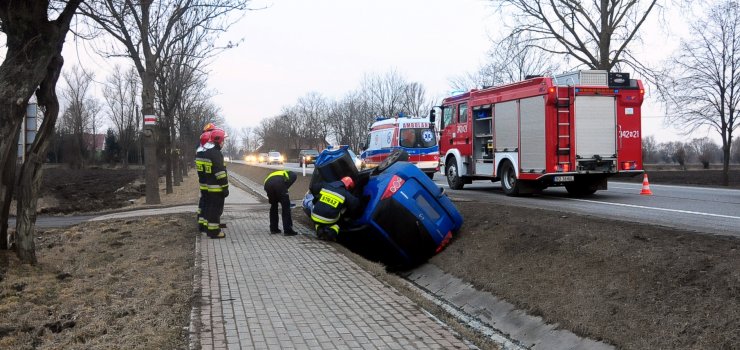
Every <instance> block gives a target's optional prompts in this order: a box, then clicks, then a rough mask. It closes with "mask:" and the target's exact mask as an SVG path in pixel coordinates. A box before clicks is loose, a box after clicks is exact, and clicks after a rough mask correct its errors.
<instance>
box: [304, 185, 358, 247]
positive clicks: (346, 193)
mask: <svg viewBox="0 0 740 350" xmlns="http://www.w3.org/2000/svg"><path fill="white" fill-rule="evenodd" d="M354 186H355V182H354V181H353V180H352V178H351V177H349V176H345V177H343V178H342V179H341V180H340V181H334V182H328V183H324V184H323V185H322V186H321V189H320V190H319V194H318V196H317V197H316V199H315V200H314V205H313V208H312V209H311V220H312V221H313V222H314V224H315V225H314V228H315V229H316V236H317V237H318V238H319V239H321V240H331V241H333V240H336V239H337V237H338V236H339V224H338V222H339V219H340V218H341V216H342V214H344V213H345V212H346V211H347V210H349V212H354V211H355V210H356V209H357V208H358V207H359V206H360V200H359V199H357V197H355V196H354V195H353V194H352V193H351V192H350V191H351V190H352V188H354Z"/></svg>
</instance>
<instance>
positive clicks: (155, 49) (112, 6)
mask: <svg viewBox="0 0 740 350" xmlns="http://www.w3.org/2000/svg"><path fill="white" fill-rule="evenodd" d="M248 2H249V0H163V1H156V2H155V1H152V0H144V1H136V0H101V1H89V2H85V3H84V4H83V5H82V6H80V10H81V12H82V13H83V14H84V15H85V16H86V17H87V18H89V19H91V26H92V28H94V29H95V30H98V31H103V32H106V33H108V34H109V35H110V36H111V37H112V38H113V39H114V41H116V42H118V43H120V44H121V45H122V46H123V49H117V48H112V49H110V51H108V50H107V49H106V50H102V51H104V52H103V54H104V55H106V56H123V57H129V58H131V59H132V61H133V63H134V65H135V66H136V69H137V71H138V72H139V76H140V77H141V82H142V94H141V101H142V105H143V106H142V113H143V115H145V116H147V115H152V116H153V115H156V111H155V95H154V94H155V91H154V89H155V78H156V76H157V69H158V67H159V66H158V62H159V60H160V59H161V58H162V55H163V52H164V50H165V49H166V48H168V47H170V46H172V45H174V44H175V43H178V42H180V41H181V40H182V38H183V36H184V35H187V34H188V33H190V32H192V31H195V30H199V29H204V28H205V29H206V30H207V31H209V32H221V31H224V30H226V29H227V28H228V27H229V26H230V25H231V24H232V23H233V22H232V21H231V20H233V19H234V18H237V17H238V16H237V17H234V16H230V14H232V13H233V12H240V11H243V10H246V9H247V7H246V4H247V3H248ZM175 28H179V30H175ZM90 34H93V33H90ZM229 45H230V44H229ZM108 47H109V48H110V47H113V46H108ZM143 135H144V148H145V155H146V158H145V161H146V202H147V203H148V204H158V203H159V202H160V199H159V175H158V163H157V159H156V158H157V150H156V144H157V135H156V128H155V127H154V125H146V124H145V125H144V132H143Z"/></svg>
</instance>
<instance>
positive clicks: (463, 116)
mask: <svg viewBox="0 0 740 350" xmlns="http://www.w3.org/2000/svg"><path fill="white" fill-rule="evenodd" d="M458 108H459V109H460V111H459V113H458V118H459V119H458V122H459V123H467V122H468V104H467V103H461V104H459V105H458Z"/></svg>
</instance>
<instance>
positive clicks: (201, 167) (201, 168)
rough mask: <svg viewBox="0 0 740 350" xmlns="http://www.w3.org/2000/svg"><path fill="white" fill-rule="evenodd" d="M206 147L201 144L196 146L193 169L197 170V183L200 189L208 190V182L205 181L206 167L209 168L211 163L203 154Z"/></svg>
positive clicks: (211, 165)
mask: <svg viewBox="0 0 740 350" xmlns="http://www.w3.org/2000/svg"><path fill="white" fill-rule="evenodd" d="M205 152H206V148H205V147H203V146H200V147H198V149H197V150H196V151H195V169H196V171H197V172H198V183H199V184H200V190H201V191H208V183H207V182H206V171H205V170H206V169H211V168H212V167H213V164H212V163H211V160H210V159H208V158H206V156H205Z"/></svg>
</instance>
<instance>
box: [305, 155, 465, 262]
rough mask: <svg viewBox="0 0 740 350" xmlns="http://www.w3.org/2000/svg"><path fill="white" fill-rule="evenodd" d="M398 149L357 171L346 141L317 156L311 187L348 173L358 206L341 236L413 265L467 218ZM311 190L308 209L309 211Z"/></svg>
mask: <svg viewBox="0 0 740 350" xmlns="http://www.w3.org/2000/svg"><path fill="white" fill-rule="evenodd" d="M407 157H408V155H407V154H406V152H405V151H403V150H395V151H394V152H393V153H392V154H391V155H390V156H388V158H386V159H385V160H384V161H383V162H381V163H380V164H379V165H378V167H376V168H374V169H368V170H363V171H358V170H357V168H356V166H355V163H354V159H353V157H352V153H351V151H349V150H348V149H347V148H346V147H344V148H340V149H337V150H325V151H323V152H322V153H321V154H320V155H319V157H318V158H317V160H316V164H315V165H316V168H315V169H314V174H313V178H312V180H311V188H312V189H315V188H317V187H320V184H321V182H331V181H336V180H339V179H340V178H342V177H344V176H350V177H352V179H353V180H354V182H355V183H356V184H357V185H356V187H355V188H354V191H353V194H354V195H355V196H356V197H358V198H359V199H360V202H361V206H360V209H359V210H356V211H355V212H352V213H346V214H345V215H344V216H343V218H342V220H340V222H339V227H340V233H339V236H338V238H337V241H338V242H339V243H341V244H342V245H345V246H346V247H348V248H349V249H351V250H352V251H354V252H356V253H358V254H360V255H362V256H364V257H366V258H368V259H370V260H374V261H380V262H382V263H384V264H386V265H387V266H388V267H389V268H393V269H404V268H410V267H413V266H415V265H418V264H420V263H423V262H425V261H426V260H428V259H429V258H431V257H432V256H433V255H434V254H436V253H438V252H440V251H441V250H442V249H444V247H445V246H446V245H447V244H449V243H450V241H451V239H452V238H453V236H454V235H455V234H456V233H457V231H458V230H459V229H460V227H461V226H462V223H463V218H462V216H461V215H460V213H459V212H458V211H457V208H455V206H454V204H452V201H450V199H449V198H447V195H446V194H445V193H444V191H443V190H442V188H440V187H438V186H437V185H436V184H435V183H434V182H433V181H432V180H430V179H429V177H428V176H427V175H426V174H425V173H423V172H422V171H421V170H419V168H417V167H416V166H415V165H413V164H410V163H408V162H406V161H405V160H406V159H407ZM315 195H316V193H310V192H309V193H308V194H307V195H306V198H305V200H304V209H305V210H306V213H307V214H308V215H309V216H310V210H311V207H312V199H313V198H314V196H315Z"/></svg>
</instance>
